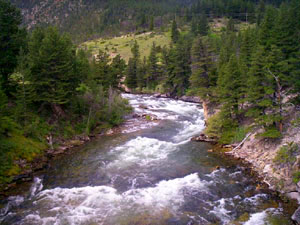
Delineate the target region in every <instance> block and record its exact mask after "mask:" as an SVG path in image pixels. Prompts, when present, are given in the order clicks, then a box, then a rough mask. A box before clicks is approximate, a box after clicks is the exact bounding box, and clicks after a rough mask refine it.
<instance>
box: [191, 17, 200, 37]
mask: <svg viewBox="0 0 300 225" xmlns="http://www.w3.org/2000/svg"><path fill="white" fill-rule="evenodd" d="M191 32H192V34H193V35H195V36H197V35H198V34H199V30H198V25H197V20H196V18H195V17H193V19H192V23H191Z"/></svg>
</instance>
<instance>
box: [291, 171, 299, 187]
mask: <svg viewBox="0 0 300 225" xmlns="http://www.w3.org/2000/svg"><path fill="white" fill-rule="evenodd" d="M299 181H300V171H297V172H294V173H293V182H294V183H295V184H297V183H298V182H299Z"/></svg>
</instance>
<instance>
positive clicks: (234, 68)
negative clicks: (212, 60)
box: [217, 55, 242, 119]
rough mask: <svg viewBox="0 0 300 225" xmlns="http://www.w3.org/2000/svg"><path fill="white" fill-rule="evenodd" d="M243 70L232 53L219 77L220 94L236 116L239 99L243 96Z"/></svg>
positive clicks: (220, 97)
mask: <svg viewBox="0 0 300 225" xmlns="http://www.w3.org/2000/svg"><path fill="white" fill-rule="evenodd" d="M241 87H242V84H241V71H240V69H239V65H238V60H237V58H236V56H235V55H231V57H230V60H229V62H228V63H227V64H226V66H225V68H224V70H223V71H222V73H221V74H219V77H218V87H217V90H218V94H219V99H220V101H221V102H222V103H223V104H224V107H225V108H226V110H228V113H229V112H230V113H229V114H230V115H231V118H232V119H233V118H235V117H236V116H237V115H238V113H239V101H240V99H241V97H242V89H241Z"/></svg>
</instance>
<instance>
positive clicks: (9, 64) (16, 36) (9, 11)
mask: <svg viewBox="0 0 300 225" xmlns="http://www.w3.org/2000/svg"><path fill="white" fill-rule="evenodd" d="M21 22H22V17H21V13H20V11H19V10H18V9H17V8H16V7H15V6H13V5H12V4H11V3H10V2H9V1H6V0H0V29H1V31H0V81H1V83H2V86H3V91H4V92H5V93H6V94H9V92H10V91H13V90H9V86H8V78H9V75H10V74H11V73H13V71H14V69H15V68H16V66H17V57H18V54H19V51H20V48H21V47H22V46H23V49H24V47H25V40H26V31H25V29H21V28H20V24H21Z"/></svg>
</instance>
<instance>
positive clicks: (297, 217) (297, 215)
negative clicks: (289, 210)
mask: <svg viewBox="0 0 300 225" xmlns="http://www.w3.org/2000/svg"><path fill="white" fill-rule="evenodd" d="M292 220H293V221H295V222H296V223H297V224H300V207H299V208H298V209H297V210H296V211H295V212H294V214H293V215H292Z"/></svg>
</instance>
